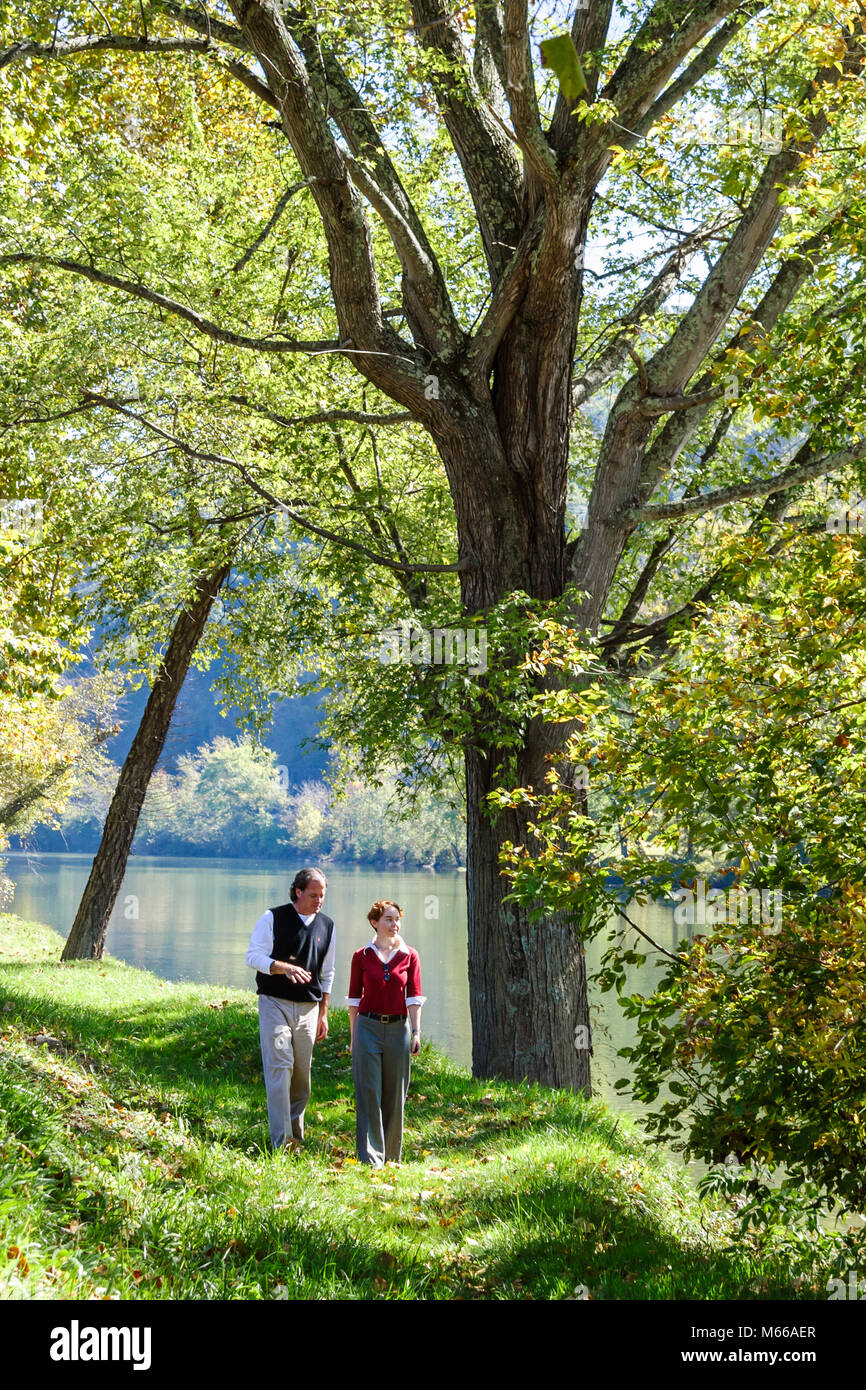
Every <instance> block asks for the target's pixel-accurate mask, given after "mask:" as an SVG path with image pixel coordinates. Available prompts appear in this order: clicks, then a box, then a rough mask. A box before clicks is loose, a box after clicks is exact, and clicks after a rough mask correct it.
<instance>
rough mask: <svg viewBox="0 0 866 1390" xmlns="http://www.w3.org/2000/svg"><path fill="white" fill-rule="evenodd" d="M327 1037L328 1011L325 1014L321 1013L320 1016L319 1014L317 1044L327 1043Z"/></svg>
mask: <svg viewBox="0 0 866 1390" xmlns="http://www.w3.org/2000/svg"><path fill="white" fill-rule="evenodd" d="M327 1036H328V1014H327V1011H326V1012H325V1013H320V1014H319V1026H318V1028H317V1029H316V1042H324V1041H325V1038H326V1037H327Z"/></svg>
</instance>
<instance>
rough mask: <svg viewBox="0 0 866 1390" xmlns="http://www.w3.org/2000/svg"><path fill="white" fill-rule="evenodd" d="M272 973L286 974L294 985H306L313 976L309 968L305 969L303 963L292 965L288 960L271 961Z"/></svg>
mask: <svg viewBox="0 0 866 1390" xmlns="http://www.w3.org/2000/svg"><path fill="white" fill-rule="evenodd" d="M271 974H272V975H285V977H286V979H287V980H289V981H290V982H291V984H293V985H306V984H308V983H309V982H310V980H311V979H312V978H313V977H312V975H311V974H310V972H309V970H305V969H304V967H303V966H302V965H291V964H290V963H289V961H286V960H273V961H271Z"/></svg>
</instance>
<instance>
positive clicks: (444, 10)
mask: <svg viewBox="0 0 866 1390" xmlns="http://www.w3.org/2000/svg"><path fill="white" fill-rule="evenodd" d="M412 21H413V25H414V29H415V33H416V35H417V38H418V42H419V43H420V44H421V46H422V47H423V48H425V49H428V50H432V51H434V52H436V53H437V54H438V55H439V58H440V61H444V63H445V65H446V69H447V70H446V71H445V72H438V71H434V73H433V74H432V77H431V82H432V86H433V91H434V95H435V97H436V101H437V103H438V105H439V109H440V111H441V112H442V117H443V120H444V121H445V125H446V127H447V130H448V134H449V135H450V137H451V143H452V145H453V146H454V150H455V153H456V155H457V158H458V159H459V160H460V164H461V166H462V168H463V173H464V175H465V177H466V182H467V185H468V187H469V193H470V195H471V198H472V201H473V203H474V205H475V211H476V213H477V215H478V224H479V229H480V231H481V239H482V242H483V244H484V252H485V255H486V258H487V264H488V267H489V270H490V275H491V279H492V280H493V283H494V284H495V283H496V281H497V280H498V278H499V276H500V274H501V273H502V271H503V270H504V269H505V267H506V266H507V264H508V262H509V260H510V259H511V255H512V253H513V251H514V249H515V247H516V246H517V243H518V241H519V240H520V233H521V230H522V225H523V217H522V211H521V193H522V178H521V174H520V166H519V164H518V161H517V157H516V155H515V152H514V150H513V148H512V145H511V142H510V140H509V139H508V137H507V135H504V134H503V131H502V129H501V126H500V125H499V123H498V122H497V120H496V118H495V117H494V115H493V113H492V111H491V109H490V108H489V107H488V106H487V104H486V102H485V101H484V99H483V97H482V95H481V93H480V92H479V90H478V86H477V84H476V81H475V78H474V76H473V73H472V70H471V68H470V67H469V64H468V62H467V59H466V54H465V53H464V51H463V43H462V39H461V35H460V29H459V27H458V25H457V23H456V20H455V17H454V15H453V13H452V12H451V11H450V9H449V8H448V7H447V6H446V5H445V3H444V2H443V0H412Z"/></svg>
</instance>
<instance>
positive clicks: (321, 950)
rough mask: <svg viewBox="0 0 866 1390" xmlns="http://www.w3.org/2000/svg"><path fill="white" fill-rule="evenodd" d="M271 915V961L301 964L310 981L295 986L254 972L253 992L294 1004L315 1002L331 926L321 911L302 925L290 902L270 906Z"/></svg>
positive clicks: (279, 978)
mask: <svg viewBox="0 0 866 1390" xmlns="http://www.w3.org/2000/svg"><path fill="white" fill-rule="evenodd" d="M271 912H272V913H273V918H274V944H273V947H272V948H271V956H272V958H273V959H274V960H284V961H286V962H288V963H289V964H291V965H302V966H303V967H304V969H305V970H309V972H310V974H311V975H312V979H311V980H310V982H309V984H306V985H295V984H291V983H290V982H289V981H288V980H287V979H286V977H285V975H263V974H262V972H261V971H260V970H257V971H256V993H257V994H273V995H276V997H277V998H278V999H293V1000H294V1001H295V1003H305V1002H306V1003H315V1002H317V1001H318V1000H319V999H321V997H322V981H321V979H320V976H319V972H320V970H321V969H322V965H323V964H324V960H325V956H326V955H327V952H328V947H329V946H330V944H331V937H332V936H333V935H334V923H333V922H332V920H331V918H330V917H326V916H325V914H324V912H317V913H316V915H315V917H314V918H313V920H312V922H311V923H310V925H309V926H306V924H305V923H304V922H303V921H302V920H301V918H300V917H299V916H298V913H297V909H296V908H295V906H294V904H293V903H285V904H284V905H283V906H282V907H272V908H271Z"/></svg>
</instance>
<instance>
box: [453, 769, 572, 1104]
mask: <svg viewBox="0 0 866 1390" xmlns="http://www.w3.org/2000/svg"><path fill="white" fill-rule="evenodd" d="M491 765H492V760H491V759H489V758H487V757H484V756H483V755H480V754H478V753H476V752H470V754H469V756H468V758H467V831H468V836H467V844H468V848H467V858H466V870H467V873H466V891H467V906H468V913H467V917H468V927H469V979H470V982H471V985H472V988H471V991H470V1010H471V1015H472V1070H473V1074H474V1075H475V1076H500V1077H505V1078H506V1079H508V1080H510V1081H521V1080H527V1081H536V1082H539V1083H541V1084H542V1085H545V1086H558V1087H562V1088H563V1089H569V1090H574V1091H582V1092H583V1093H584V1094H586V1095H589V1094H590V1091H591V1088H590V1051H589V1043H590V1037H591V1035H590V1029H589V1001H588V996H587V982H586V957H585V954H584V947H583V942H582V941H581V937H580V932H579V929H578V925H577V924H575V923H573V922H568V921H565V920H564V919H563V918H562V917H561V916H560V915H558V914H548V915H547V916H545V917H542V918H539V919H538V920H536V921H530V917H529V912H528V910H527V909H526V908H522V907H517V906H515V904H513V903H503V898H504V897H505V895H506V893H507V892H508V883H507V881H506V880H505V879H504V878H503V876H502V873H501V870H500V866H499V850H500V847H501V845H502V842H503V841H504V840H506V839H508V840H511V842H512V843H513V844H520V843H523V844H525V843H526V840H527V835H526V827H525V826H524V825H521V824H518V817H516V816H514V815H512V814H511V813H506V814H504V815H501V816H499V817H498V818H497V819H496V821H495V822H493V823H491V821H490V819H489V818H488V817H487V816H486V815H485V813H484V809H483V808H484V799H485V797H486V795H487V793H488V792H489V791H492V790H493V787H494V785H495V783H494V781H493V779H492V778H491V776H490V769H491ZM584 1030H585V1031H584Z"/></svg>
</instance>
